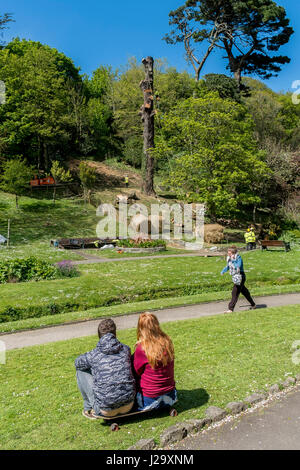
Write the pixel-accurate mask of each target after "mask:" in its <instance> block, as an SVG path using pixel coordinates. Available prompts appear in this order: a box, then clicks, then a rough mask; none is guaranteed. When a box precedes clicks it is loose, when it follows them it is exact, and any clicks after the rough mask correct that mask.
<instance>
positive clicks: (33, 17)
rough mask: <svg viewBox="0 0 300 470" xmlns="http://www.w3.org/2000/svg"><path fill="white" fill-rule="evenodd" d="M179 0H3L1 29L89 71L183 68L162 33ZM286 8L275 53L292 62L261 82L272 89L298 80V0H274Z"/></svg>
mask: <svg viewBox="0 0 300 470" xmlns="http://www.w3.org/2000/svg"><path fill="white" fill-rule="evenodd" d="M183 3H184V0H151V2H149V4H147V2H142V1H141V0H126V1H124V0H123V1H122V0H114V1H112V2H109V1H107V0H105V1H104V0H85V1H82V0H3V1H2V2H1V14H3V13H5V12H11V13H13V15H14V18H15V20H16V23H13V24H11V27H10V30H9V31H6V32H5V40H6V41H9V40H10V39H12V38H13V37H16V36H19V37H21V38H25V39H32V40H34V41H40V42H42V43H45V44H49V45H50V46H52V47H55V48H57V49H58V50H59V51H62V52H64V53H65V54H66V55H67V56H69V57H71V58H72V59H73V61H74V63H75V64H76V66H80V68H81V70H82V72H84V73H88V74H91V73H92V71H93V70H95V69H96V68H97V67H98V66H100V65H112V66H113V67H114V68H116V67H120V66H122V65H125V64H126V62H127V60H128V58H130V57H132V56H136V57H137V59H138V60H139V61H140V60H141V59H142V58H143V57H144V56H147V55H152V56H153V57H154V58H158V57H160V58H166V59H167V60H168V63H169V64H170V65H171V66H175V67H177V69H178V70H184V69H187V70H189V71H191V72H192V69H189V68H188V66H187V64H186V62H185V59H184V50H183V47H182V46H169V45H167V44H166V43H165V42H164V41H162V37H163V36H164V34H165V33H166V32H168V31H169V25H168V13H169V12H170V10H173V9H176V8H177V7H178V6H180V5H182V4H183ZM277 3H279V4H280V5H282V6H284V7H285V8H286V10H287V14H288V17H289V18H290V20H291V25H292V26H293V27H294V29H295V34H294V35H293V36H292V38H291V40H290V43H289V44H288V45H287V46H285V47H283V48H282V49H281V51H280V53H281V54H286V55H288V56H289V57H290V58H291V59H292V61H291V63H290V64H288V65H285V66H284V68H283V71H282V72H281V73H280V74H279V77H277V78H272V79H270V80H268V81H267V82H266V84H267V85H268V86H270V87H271V88H273V89H274V90H276V91H287V90H290V89H291V85H292V82H293V81H294V80H300V69H299V67H298V60H297V59H298V57H297V56H298V54H299V53H298V48H299V46H300V2H299V1H298V0H278V1H277ZM225 64H226V62H225V60H222V57H221V54H220V53H218V52H216V53H214V54H213V55H212V56H211V57H210V59H209V61H208V62H207V64H206V66H205V69H204V70H203V73H204V74H205V73H212V72H213V73H224V72H225V73H228V72H226V71H225Z"/></svg>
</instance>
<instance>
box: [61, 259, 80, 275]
mask: <svg viewBox="0 0 300 470" xmlns="http://www.w3.org/2000/svg"><path fill="white" fill-rule="evenodd" d="M57 268H58V271H59V274H60V277H77V276H78V274H79V273H78V271H77V269H76V268H75V266H73V264H72V262H71V261H69V260H64V261H60V262H59V263H57Z"/></svg>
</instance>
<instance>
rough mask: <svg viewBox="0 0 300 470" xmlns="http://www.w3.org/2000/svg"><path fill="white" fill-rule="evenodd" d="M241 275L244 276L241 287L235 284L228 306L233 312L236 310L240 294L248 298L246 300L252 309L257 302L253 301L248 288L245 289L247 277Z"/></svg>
mask: <svg viewBox="0 0 300 470" xmlns="http://www.w3.org/2000/svg"><path fill="white" fill-rule="evenodd" d="M241 274H242V282H241V284H240V285H239V286H238V285H236V284H234V286H233V289H232V298H231V302H230V304H229V306H228V307H229V310H232V311H233V310H234V307H235V306H236V303H237V301H238V298H239V295H240V293H242V294H243V295H244V296H245V297H246V299H247V300H248V302H249V303H250V304H251V305H252V307H254V305H255V302H254V300H253V299H252V297H251V295H250V292H249V291H248V289H247V287H245V282H246V276H245V274H244V273H241Z"/></svg>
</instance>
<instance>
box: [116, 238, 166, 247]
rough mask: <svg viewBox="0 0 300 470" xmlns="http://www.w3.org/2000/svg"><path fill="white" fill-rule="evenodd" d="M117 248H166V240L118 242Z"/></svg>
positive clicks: (127, 240)
mask: <svg viewBox="0 0 300 470" xmlns="http://www.w3.org/2000/svg"><path fill="white" fill-rule="evenodd" d="M117 246H119V247H121V248H156V247H164V248H166V246H167V245H166V242H165V240H146V239H142V238H140V239H137V240H132V239H126V240H118V241H117Z"/></svg>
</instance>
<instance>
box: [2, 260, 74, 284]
mask: <svg viewBox="0 0 300 470" xmlns="http://www.w3.org/2000/svg"><path fill="white" fill-rule="evenodd" d="M77 274H78V273H77V270H76V268H75V267H74V266H72V265H71V264H70V263H69V262H63V263H62V265H61V266H54V265H53V264H51V263H48V262H47V261H43V260H39V259H38V258H35V257H34V256H31V257H30V258H25V259H14V260H10V261H6V262H3V263H0V284H5V283H7V282H27V281H41V280H49V279H61V278H63V277H74V276H75V275H77Z"/></svg>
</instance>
